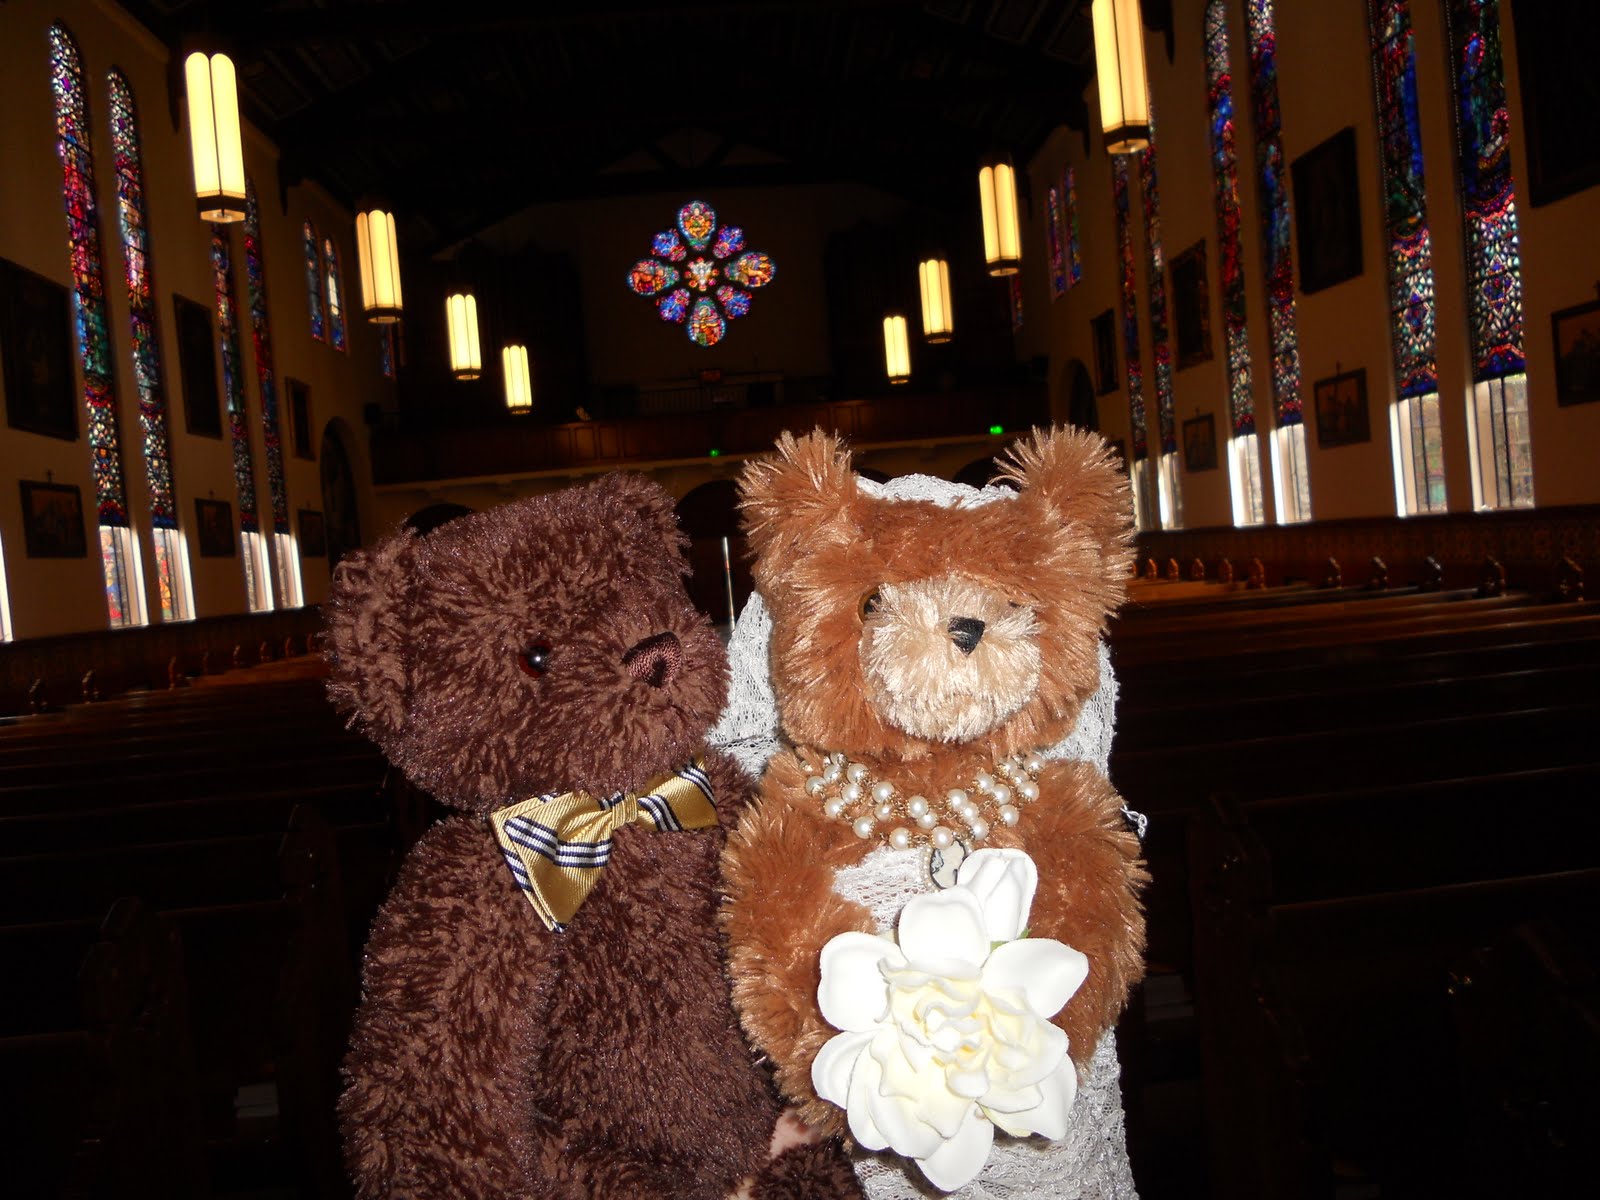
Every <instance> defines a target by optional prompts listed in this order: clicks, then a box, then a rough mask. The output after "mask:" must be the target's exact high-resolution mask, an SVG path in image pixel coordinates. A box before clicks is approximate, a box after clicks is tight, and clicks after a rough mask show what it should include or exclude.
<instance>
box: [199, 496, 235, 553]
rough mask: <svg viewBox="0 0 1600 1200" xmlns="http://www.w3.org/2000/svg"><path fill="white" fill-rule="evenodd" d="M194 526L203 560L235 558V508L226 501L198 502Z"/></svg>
mask: <svg viewBox="0 0 1600 1200" xmlns="http://www.w3.org/2000/svg"><path fill="white" fill-rule="evenodd" d="M194 525H195V529H196V530H197V531H198V533H199V534H200V538H199V541H200V557H201V558H232V557H233V506H232V505H231V504H229V503H228V502H227V501H226V500H196V501H195V502H194Z"/></svg>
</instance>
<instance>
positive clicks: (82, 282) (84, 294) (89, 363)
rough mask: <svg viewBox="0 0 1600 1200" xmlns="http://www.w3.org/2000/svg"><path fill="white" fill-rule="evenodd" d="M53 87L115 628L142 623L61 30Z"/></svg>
mask: <svg viewBox="0 0 1600 1200" xmlns="http://www.w3.org/2000/svg"><path fill="white" fill-rule="evenodd" d="M50 84H51V88H52V90H53V92H54V94H55V111H56V135H57V141H56V149H57V152H58V153H59V155H60V157H61V168H62V193H63V195H64V197H65V200H66V211H67V239H68V250H69V251H70V254H71V262H72V300H73V305H72V307H73V315H74V318H75V325H76V327H77V337H78V356H79V360H80V362H81V365H82V367H83V399H84V404H85V406H86V407H87V408H88V411H89V448H90V451H91V453H92V455H93V458H92V466H93V474H94V491H95V510H96V513H97V516H98V519H99V526H100V561H101V565H102V569H103V571H104V575H105V588H106V610H107V612H108V613H109V615H110V620H111V624H112V626H113V627H121V626H126V625H142V624H144V623H145V620H146V618H145V607H144V584H143V580H142V578H141V574H140V570H139V554H138V547H137V545H136V544H135V543H134V540H133V536H132V533H131V531H130V529H129V527H128V499H127V489H126V486H125V484H124V481H123V475H122V450H121V447H120V445H119V444H118V438H117V390H116V378H115V372H114V368H113V366H112V363H113V357H112V353H111V331H110V329H109V327H108V326H107V323H106V295H105V272H104V268H103V266H102V262H103V259H102V255H101V250H100V210H99V205H98V203H97V202H96V199H95V187H94V153H93V150H92V148H91V146H90V140H89V139H90V135H89V129H90V125H89V104H88V96H87V94H86V92H85V82H84V74H83V60H82V58H81V57H80V55H79V54H78V46H77V43H76V42H74V41H73V40H72V35H71V34H69V33H68V32H67V31H66V28H65V27H64V26H62V25H59V24H57V25H52V26H51V27H50Z"/></svg>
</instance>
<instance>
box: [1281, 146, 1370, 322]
mask: <svg viewBox="0 0 1600 1200" xmlns="http://www.w3.org/2000/svg"><path fill="white" fill-rule="evenodd" d="M1291 171H1292V174H1293V176H1294V216H1295V237H1296V244H1297V249H1298V250H1299V252H1300V290H1301V291H1302V292H1305V293H1306V294H1307V295H1309V294H1310V293H1312V292H1320V291H1322V289H1323V288H1330V287H1332V286H1333V285H1334V284H1336V283H1343V282H1344V281H1345V280H1346V279H1354V278H1355V277H1356V276H1357V275H1359V274H1361V192H1360V174H1359V172H1358V171H1357V169H1356V130H1355V126H1353V125H1346V126H1345V127H1344V128H1343V129H1341V130H1340V131H1339V132H1338V133H1336V134H1334V135H1333V136H1332V137H1331V138H1329V139H1328V140H1327V141H1325V142H1323V143H1322V144H1321V145H1319V146H1314V147H1313V148H1312V149H1310V150H1307V151H1306V152H1305V153H1304V154H1302V155H1301V156H1300V157H1299V158H1297V159H1295V160H1294V166H1293V168H1291Z"/></svg>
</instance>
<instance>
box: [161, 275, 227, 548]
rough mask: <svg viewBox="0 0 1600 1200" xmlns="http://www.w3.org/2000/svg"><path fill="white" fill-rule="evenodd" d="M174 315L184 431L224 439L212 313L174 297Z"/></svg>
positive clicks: (203, 307)
mask: <svg viewBox="0 0 1600 1200" xmlns="http://www.w3.org/2000/svg"><path fill="white" fill-rule="evenodd" d="M172 312H173V318H174V322H173V323H174V324H175V325H176V326H177V334H178V383H179V386H180V387H182V388H183V425H184V428H185V429H187V430H188V431H189V432H190V433H193V434H197V435H199V436H200V437H214V438H220V437H221V436H222V404H221V402H220V399H219V392H218V389H217V341H216V338H215V336H214V335H213V333H212V328H211V309H210V308H208V307H207V306H206V305H204V304H199V303H196V302H195V301H193V300H190V299H188V298H187V297H185V296H178V295H174V296H173V297H172ZM229 553H230V554H231V553H232V551H231V550H230V551H229Z"/></svg>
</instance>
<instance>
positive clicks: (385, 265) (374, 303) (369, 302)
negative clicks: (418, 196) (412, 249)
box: [356, 208, 405, 325]
mask: <svg viewBox="0 0 1600 1200" xmlns="http://www.w3.org/2000/svg"><path fill="white" fill-rule="evenodd" d="M356 254H357V257H358V258H360V260H361V307H362V308H363V309H364V310H365V311H366V314H367V320H369V321H371V322H372V323H373V324H374V325H392V324H394V322H396V321H398V320H399V319H400V315H401V312H402V310H403V309H404V307H405V302H404V301H403V300H402V298H401V295H400V244H399V242H398V241H396V239H395V232H394V214H393V213H391V212H385V211H384V210H383V209H381V208H372V209H368V210H366V211H365V212H359V213H357V214H356Z"/></svg>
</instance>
